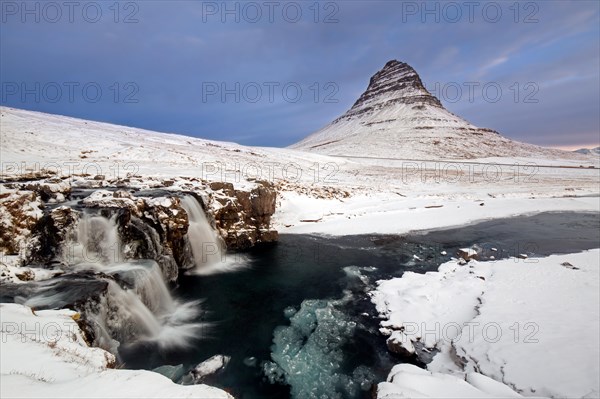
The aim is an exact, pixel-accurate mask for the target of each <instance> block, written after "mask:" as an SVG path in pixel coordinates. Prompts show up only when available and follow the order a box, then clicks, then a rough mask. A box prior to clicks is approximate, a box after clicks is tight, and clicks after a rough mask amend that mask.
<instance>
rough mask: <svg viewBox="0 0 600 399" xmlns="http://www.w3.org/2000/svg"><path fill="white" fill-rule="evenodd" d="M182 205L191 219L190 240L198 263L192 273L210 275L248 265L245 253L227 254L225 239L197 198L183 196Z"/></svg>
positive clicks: (195, 260)
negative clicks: (213, 226) (216, 229)
mask: <svg viewBox="0 0 600 399" xmlns="http://www.w3.org/2000/svg"><path fill="white" fill-rule="evenodd" d="M181 206H182V207H183V209H185V211H186V213H187V214H188V220H189V228H188V240H189V242H190V246H191V248H192V254H193V256H194V262H195V264H196V267H195V268H194V269H193V270H192V271H191V273H192V274H201V275H208V274H215V273H223V272H231V271H235V270H239V269H241V268H244V267H247V262H246V258H245V257H244V256H243V255H239V254H236V255H226V253H225V250H224V249H225V243H224V242H223V239H222V238H221V237H220V236H219V235H218V234H217V232H216V231H215V230H214V229H213V228H212V226H211V225H210V222H209V221H208V219H207V218H206V214H205V213H204V210H203V209H202V207H201V206H200V203H198V201H197V200H196V198H194V197H193V196H191V195H188V196H185V197H183V198H182V199H181Z"/></svg>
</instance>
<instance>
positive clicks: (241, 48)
mask: <svg viewBox="0 0 600 399" xmlns="http://www.w3.org/2000/svg"><path fill="white" fill-rule="evenodd" d="M1 3H2V18H3V20H2V23H1V25H0V28H1V32H0V33H1V35H0V77H1V81H2V98H1V103H2V104H3V105H8V106H15V107H20V108H27V109H32V110H39V111H44V112H51V113H58V114H65V115H71V116H76V117H82V118H89V119H94V120H102V121H107V122H113V123H121V124H126V125H131V126H136V127H143V128H148V129H152V130H159V131H167V132H177V133H184V134H190V135H194V136H198V137H205V138H211V139H217V140H228V141H237V142H240V143H243V144H251V145H270V146H284V145H288V144H291V143H293V142H295V141H297V140H299V139H300V138H302V137H303V136H305V135H307V134H309V133H311V132H313V131H315V130H317V129H319V128H320V127H322V126H323V125H325V124H326V123H328V122H329V121H331V120H332V119H334V118H335V117H336V116H338V115H339V114H341V113H342V112H344V111H345V110H346V109H348V108H349V107H350V106H351V105H352V103H353V102H354V101H355V100H356V98H357V97H358V96H359V95H360V93H361V92H362V91H363V90H364V89H365V88H366V86H367V84H368V79H369V77H370V76H371V75H372V74H373V73H374V72H376V71H377V70H378V69H380V68H381V67H382V66H383V64H384V63H385V62H386V61H388V60H389V59H394V58H395V59H399V60H402V61H406V62H408V63H410V64H411V65H412V66H413V67H415V69H417V71H418V72H419V73H420V74H421V77H422V79H423V80H424V82H425V83H426V86H427V87H428V88H429V89H431V90H433V91H435V92H436V94H437V95H438V96H440V97H441V99H442V101H443V102H444V103H445V105H446V106H447V108H449V109H450V110H451V111H453V112H455V113H457V114H459V115H461V116H463V117H465V118H466V119H468V120H469V121H471V122H473V123H475V124H477V125H481V126H486V127H491V128H494V129H496V130H498V131H500V132H501V133H503V134H505V135H507V136H509V137H511V138H515V139H518V140H522V141H527V142H532V143H536V144H541V145H577V144H581V145H587V144H597V143H598V141H600V138H599V131H600V126H599V123H600V122H599V115H598V109H600V99H599V96H600V95H599V90H598V87H599V86H600V77H599V72H598V71H599V70H600V54H599V52H600V41H599V40H600V39H599V37H600V12H599V10H600V5H599V4H600V3H598V2H597V1H589V2H588V1H578V2H567V1H564V2H563V1H551V2H550V1H547V2H546V1H545V2H541V1H540V2H521V3H517V6H516V7H515V3H514V2H475V3H477V5H476V6H474V9H473V14H471V15H470V14H469V6H468V4H473V2H470V3H469V2H420V1H419V2H406V1H404V2H396V1H382V2H367V1H347V2H336V3H333V2H320V3H317V7H315V3H313V2H295V3H294V2H292V3H290V2H273V3H268V2H262V1H258V2H243V3H242V2H240V3H235V2H229V3H223V2H194V1H169V2H166V1H165V2H163V1H146V2H135V3H133V2H121V3H119V4H118V7H114V3H113V2H80V3H79V6H77V7H76V8H75V9H74V12H73V15H72V20H73V21H72V22H70V21H69V17H71V16H70V15H68V11H69V10H68V8H67V7H66V6H65V3H64V2H61V1H58V2H55V3H53V4H56V5H58V8H59V9H60V10H61V12H62V17H61V18H59V21H58V22H55V23H54V22H52V21H50V20H52V19H55V17H56V15H55V12H54V11H55V10H54V9H53V8H52V6H46V4H47V3H44V2H26V3H22V2H20V1H19V2H11V1H5V0H3V1H2V2H1ZM23 4H26V5H25V7H27V9H28V10H34V13H33V14H31V13H29V14H27V13H25V14H24V15H23V11H24V8H23ZM36 4H37V6H36ZM249 4H250V5H249ZM268 4H273V6H274V13H273V14H272V17H273V19H272V20H270V17H271V15H269V14H268V11H269V7H270V6H269V5H268ZM36 7H38V9H39V22H36V21H35V18H36V15H35V12H36V11H35V10H36ZM44 7H46V9H44ZM85 7H87V8H86V9H85V10H84V8H85ZM225 7H227V10H233V12H232V13H227V12H226V9H225ZM236 7H237V8H236ZM96 9H99V10H100V11H101V12H102V15H101V17H99V18H98V21H97V22H95V23H92V22H90V20H93V19H94V18H96V13H95V11H96ZM117 9H118V14H116V11H117ZM257 9H260V11H261V12H262V15H261V16H260V17H258V18H257V14H256V10H257ZM298 9H300V10H301V12H302V15H301V16H298V18H297V19H298V20H297V22H292V20H294V19H296V17H297V13H296V11H297V10H298ZM317 9H318V14H315V13H316V11H317ZM284 10H285V11H284ZM498 10H500V12H501V13H502V14H501V15H498V14H497V11H498ZM214 11H216V13H213V12H214ZM427 11H430V12H427ZM457 11H459V12H460V14H457ZM13 13H14V14H13ZM127 17H130V20H132V21H133V20H137V22H135V23H125V21H124V20H125V19H126V18H127ZM236 17H237V18H239V22H236ZM22 18H24V19H25V22H23V20H22ZM223 19H224V20H225V22H223ZM253 19H256V20H257V21H256V22H252V21H251V20H253ZM436 19H437V20H436ZM115 20H116V21H115ZM315 20H316V21H317V22H315ZM325 20H327V21H328V22H331V23H325ZM423 20H424V21H425V23H423ZM132 21H129V22H132ZM336 21H337V22H336ZM469 82H475V83H477V84H478V86H476V87H475V90H474V91H473V93H469V92H468V85H469V84H470V83H469ZM36 83H37V84H39V91H40V92H41V93H39V94H40V98H39V99H37V98H36V96H35V94H36V93H33V92H31V93H29V94H27V95H25V98H22V94H23V92H22V89H23V87H22V86H21V84H24V85H25V88H28V89H30V90H32V89H33V91H34V92H35V91H36V86H35V84H36ZM115 83H116V85H115ZM515 83H516V84H517V85H515ZM236 84H239V90H240V91H241V93H240V96H239V99H238V98H236V95H235V94H234V93H229V94H226V95H225V96H224V97H222V90H221V89H222V88H224V89H226V90H230V91H231V90H233V91H236V88H237V87H238V86H236ZM68 85H71V87H73V89H74V91H73V93H72V94H73V97H72V98H69V94H71V93H69V89H68ZM85 85H87V86H85ZM215 85H216V86H215ZM286 85H287V86H286ZM56 86H58V87H61V88H62V97H61V98H60V99H59V100H57V101H56V102H52V101H54V100H55V97H56ZM84 87H85V89H86V91H85V92H84V91H83V88H84ZM215 87H217V88H218V93H215V94H213V95H208V94H207V92H206V90H207V89H209V88H212V89H214V88H215ZM269 87H272V89H273V91H272V92H271V93H269ZM298 87H300V88H301V90H302V93H301V95H300V96H298V93H297V88H298ZM456 87H460V88H462V90H463V91H462V93H457V92H456V91H453V90H455V89H456ZM484 87H485V88H486V89H487V90H488V91H487V92H486V91H484ZM498 87H499V88H500V89H501V90H502V96H501V97H500V98H499V99H497V101H495V100H496V98H495V96H494V92H493V90H494V89H495V88H498ZM97 88H100V89H101V90H102V94H101V95H100V96H97V97H98V98H97V100H98V101H97V102H93V101H94V100H96V99H95V98H94V96H95V95H96V92H95V90H96V89H97ZM203 88H204V92H203ZM257 88H260V89H261V95H260V96H259V97H257V94H258V92H257V90H256V89H257ZM284 88H285V89H286V90H283V89H284ZM15 90H16V91H17V93H15V94H11V93H12V92H13V91H15ZM244 90H245V91H244ZM244 94H245V95H244ZM269 94H272V98H269V97H270V96H269ZM469 94H473V98H470V95H469ZM129 100H134V101H136V102H130V101H129ZM250 100H256V102H252V101H250ZM296 100H297V101H296ZM326 100H333V101H326ZM526 100H536V101H526Z"/></svg>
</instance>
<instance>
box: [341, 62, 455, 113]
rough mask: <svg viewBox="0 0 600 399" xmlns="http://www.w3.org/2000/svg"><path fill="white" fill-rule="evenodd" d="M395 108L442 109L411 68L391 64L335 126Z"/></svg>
mask: <svg viewBox="0 0 600 399" xmlns="http://www.w3.org/2000/svg"><path fill="white" fill-rule="evenodd" d="M395 104H415V105H416V107H419V106H423V105H425V104H427V105H430V106H433V107H437V108H443V107H442V103H441V102H440V100H438V99H437V98H436V97H435V96H432V95H431V94H430V93H429V92H428V91H427V89H425V86H423V82H421V78H420V77H419V75H418V74H417V72H416V71H415V70H414V69H413V68H412V67H411V66H410V65H408V64H406V63H404V62H399V61H396V60H392V61H389V62H388V63H387V64H385V66H384V67H383V69H382V70H380V71H379V72H377V73H376V74H375V75H373V77H371V80H370V82H369V87H368V88H367V90H366V91H365V92H364V93H363V94H362V95H361V96H360V98H359V99H358V100H357V101H356V102H355V103H354V105H353V106H352V108H350V110H349V111H348V112H346V113H345V114H344V115H343V116H341V117H340V118H338V119H336V120H335V121H334V122H333V123H336V122H338V121H340V120H342V119H351V118H353V117H356V116H358V115H360V114H363V113H369V112H373V111H375V110H378V109H382V108H385V107H389V106H392V105H395ZM416 109H419V108H416Z"/></svg>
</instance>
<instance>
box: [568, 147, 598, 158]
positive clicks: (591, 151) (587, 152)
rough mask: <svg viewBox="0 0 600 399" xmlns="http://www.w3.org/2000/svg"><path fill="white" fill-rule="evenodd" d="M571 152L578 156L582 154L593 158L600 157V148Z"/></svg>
mask: <svg viewBox="0 0 600 399" xmlns="http://www.w3.org/2000/svg"><path fill="white" fill-rule="evenodd" d="M573 152H576V153H578V154H583V155H594V156H596V157H597V156H600V147H596V148H580V149H578V150H575V151H573Z"/></svg>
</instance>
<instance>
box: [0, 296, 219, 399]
mask: <svg viewBox="0 0 600 399" xmlns="http://www.w3.org/2000/svg"><path fill="white" fill-rule="evenodd" d="M77 317H79V315H78V314H77V313H75V312H73V311H70V310H45V311H38V312H35V313H34V312H33V311H32V310H31V308H29V307H27V306H23V305H17V304H2V305H0V319H1V323H2V331H1V338H2V340H1V342H0V345H1V346H0V361H1V363H0V364H1V368H0V370H1V379H2V384H0V392H1V396H2V397H3V398H66V397H73V398H87V397H94V398H206V399H219V398H223V399H230V398H231V396H230V395H228V394H227V393H226V392H224V391H222V390H220V389H217V388H212V387H209V386H206V385H192V386H182V385H177V384H175V383H173V382H171V380H169V379H168V378H166V377H164V376H162V375H160V374H158V373H154V372H151V371H145V370H118V369H114V368H113V367H114V366H115V358H114V356H113V355H112V354H110V353H108V352H106V351H104V350H102V349H100V348H90V347H89V346H88V345H87V344H86V342H85V340H84V338H83V335H82V333H81V330H80V329H79V326H78V325H77V323H76V321H75V319H76V318H77Z"/></svg>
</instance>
